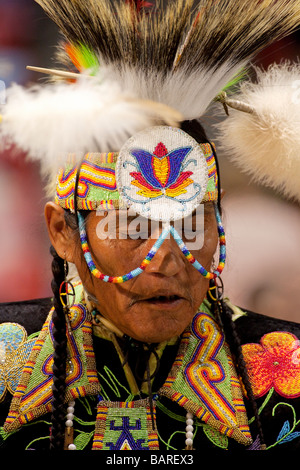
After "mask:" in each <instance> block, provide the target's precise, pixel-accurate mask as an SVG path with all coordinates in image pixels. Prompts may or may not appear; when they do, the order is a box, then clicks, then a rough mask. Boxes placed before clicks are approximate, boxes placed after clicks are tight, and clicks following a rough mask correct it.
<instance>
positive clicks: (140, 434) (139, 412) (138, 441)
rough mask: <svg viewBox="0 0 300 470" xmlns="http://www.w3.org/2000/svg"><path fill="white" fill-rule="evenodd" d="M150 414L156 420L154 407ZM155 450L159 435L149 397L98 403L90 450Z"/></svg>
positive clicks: (157, 446) (157, 445)
mask: <svg viewBox="0 0 300 470" xmlns="http://www.w3.org/2000/svg"><path fill="white" fill-rule="evenodd" d="M153 417H154V423H155V417H156V413H155V407H154V410H153ZM154 428H156V426H155V424H154ZM158 449H159V444H158V436H157V432H156V429H153V424H152V416H151V411H150V407H149V401H148V400H138V401H134V402H105V401H100V402H99V404H98V407H97V418H96V428H95V434H94V440H93V450H158Z"/></svg>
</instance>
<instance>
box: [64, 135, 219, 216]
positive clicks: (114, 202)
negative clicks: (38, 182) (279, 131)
mask: <svg viewBox="0 0 300 470" xmlns="http://www.w3.org/2000/svg"><path fill="white" fill-rule="evenodd" d="M199 147H200V149H201V152H202V153H203V155H204V157H205V160H206V166H207V172H208V179H207V187H206V192H205V195H204V197H203V199H202V201H201V202H202V203H204V202H209V201H217V199H218V175H217V168H216V161H215V157H214V153H213V150H212V147H211V145H210V144H208V143H205V144H199ZM118 156H119V153H112V152H110V153H106V154H104V153H88V154H87V155H86V156H85V158H84V160H83V162H82V165H81V167H80V177H79V183H78V191H77V201H76V202H77V207H78V209H79V210H97V209H103V210H112V209H122V208H126V207H127V204H126V203H125V202H124V201H123V200H122V199H121V198H120V193H119V191H118V188H117V186H116V174H115V173H116V163H117V160H118ZM76 175H77V167H76V166H74V165H73V164H72V162H71V161H70V162H69V163H68V164H67V165H66V167H65V168H64V169H61V170H60V171H59V173H58V175H57V181H56V195H55V202H56V204H58V205H59V206H61V207H63V208H64V209H69V210H71V211H73V210H74V190H75V182H76ZM187 180H188V178H187V179H186V181H187Z"/></svg>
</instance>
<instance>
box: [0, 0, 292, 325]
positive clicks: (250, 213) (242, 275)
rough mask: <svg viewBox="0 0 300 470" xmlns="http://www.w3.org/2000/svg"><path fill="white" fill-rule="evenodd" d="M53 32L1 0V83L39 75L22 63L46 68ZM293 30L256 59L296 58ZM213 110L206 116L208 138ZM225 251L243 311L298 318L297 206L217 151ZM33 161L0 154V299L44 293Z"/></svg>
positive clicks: (40, 196)
mask: <svg viewBox="0 0 300 470" xmlns="http://www.w3.org/2000/svg"><path fill="white" fill-rule="evenodd" d="M58 40H59V33H58V30H57V28H56V26H55V25H54V24H53V23H52V22H51V21H50V20H49V19H48V18H47V17H46V15H45V14H44V13H43V11H42V9H41V8H40V7H39V6H38V5H37V4H35V2H34V1H33V0H0V80H2V81H3V82H4V83H5V85H6V87H8V86H9V85H10V84H11V83H12V82H16V83H18V84H22V85H29V84H32V83H36V82H38V81H39V82H40V81H41V80H44V79H45V78H44V76H40V75H38V74H35V73H32V72H29V71H27V70H26V65H36V66H40V67H53V59H52V58H53V55H54V52H55V47H56V44H57V42H58ZM299 52H300V33H299V32H298V33H296V34H293V35H291V36H289V37H288V38H286V39H285V40H283V41H280V42H277V43H276V44H274V45H272V47H269V48H268V49H267V50H265V51H264V52H263V53H261V54H260V55H259V56H258V57H257V58H256V61H255V64H256V65H261V66H263V67H267V66H268V65H269V64H271V63H272V62H275V61H276V62H280V61H281V60H282V59H290V60H296V59H297V57H298V56H299ZM213 119H214V118H213V117H211V118H209V117H206V118H205V123H204V124H205V127H206V128H207V129H208V132H209V137H210V138H211V139H212V140H214V139H215V136H214V135H213V133H211V132H210V129H211V126H212V124H214V121H213ZM219 158H220V168H221V181H222V187H223V190H224V193H225V196H224V198H223V210H224V225H225V228H226V234H227V247H228V258H227V265H226V268H225V271H224V274H223V276H222V277H223V281H224V285H225V294H226V295H227V296H228V297H229V298H230V300H231V301H232V302H233V303H235V304H237V305H239V306H241V307H243V308H245V309H249V310H253V311H256V312H258V313H264V314H266V315H270V316H273V317H280V318H284V319H289V320H292V321H298V322H300V297H299V295H298V294H299V290H300V289H299V287H300V263H299V260H300V247H299V233H300V207H299V205H297V204H294V203H291V202H290V201H287V200H284V199H282V198H281V197H280V196H279V195H278V194H276V193H274V192H273V191H270V190H267V189H265V188H262V187H260V186H257V185H255V184H253V183H251V182H250V181H249V178H248V177H246V176H245V175H243V174H241V173H240V172H239V171H238V170H237V169H236V168H235V167H234V166H233V165H232V164H231V163H230V162H229V160H228V159H227V157H226V155H219ZM45 202H46V201H45V198H44V193H43V182H42V181H41V179H40V176H39V168H38V165H36V164H32V163H28V162H27V161H26V156H25V155H23V154H22V153H20V152H19V151H18V150H17V149H12V151H10V152H5V153H0V221H1V222H0V302H11V301H18V300H28V299H33V298H41V297H47V296H50V295H51V287H50V283H51V278H52V275H51V256H50V254H49V247H50V243H49V240H48V235H47V233H46V229H45V224H44V215H43V210H44V209H43V208H44V204H45Z"/></svg>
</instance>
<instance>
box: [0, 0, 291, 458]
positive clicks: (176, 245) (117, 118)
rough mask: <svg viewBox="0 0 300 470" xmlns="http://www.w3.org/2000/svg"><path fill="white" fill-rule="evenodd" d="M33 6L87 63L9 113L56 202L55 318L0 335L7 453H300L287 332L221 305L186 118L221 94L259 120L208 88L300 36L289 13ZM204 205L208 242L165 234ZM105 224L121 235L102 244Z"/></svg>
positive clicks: (50, 212) (202, 149) (215, 248)
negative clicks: (271, 46) (134, 229)
mask: <svg viewBox="0 0 300 470" xmlns="http://www.w3.org/2000/svg"><path fill="white" fill-rule="evenodd" d="M39 3H41V4H42V6H43V7H44V8H45V10H46V11H47V12H48V13H49V14H50V16H52V17H53V18H54V19H55V21H56V22H57V24H58V25H59V26H60V28H61V29H62V30H63V32H64V34H65V36H66V38H67V39H68V41H69V43H68V44H67V45H65V50H66V51H67V53H68V56H69V57H70V58H71V59H72V61H73V63H76V65H77V66H78V67H79V68H80V69H81V70H82V69H84V65H83V64H84V63H85V64H86V63H87V64H88V65H87V66H86V70H85V72H83V74H82V76H81V77H79V76H78V75H76V74H74V73H69V72H62V71H50V73H51V74H52V73H53V74H54V75H63V77H64V78H66V79H67V82H66V83H60V82H58V83H55V84H52V85H47V86H46V87H45V88H43V89H39V91H38V93H37V94H33V93H32V92H31V91H29V92H27V91H23V90H22V91H20V90H19V89H18V88H16V89H12V90H11V93H10V94H9V95H8V106H7V108H6V110H5V112H4V114H3V127H2V128H3V133H4V134H7V135H10V136H13V138H14V139H15V140H16V141H17V142H18V143H19V145H22V146H23V147H24V148H26V149H27V150H28V151H29V153H30V155H31V157H32V158H40V157H41V155H40V152H41V154H42V167H44V170H45V171H46V172H47V174H48V176H49V175H50V176H49V182H50V183H52V186H51V187H50V190H51V191H50V193H49V194H51V195H52V197H53V182H54V181H55V184H54V185H55V195H54V202H49V203H48V204H47V205H46V209H45V215H46V222H47V226H48V231H49V236H50V240H51V243H52V249H51V252H52V255H53V265H52V270H53V283H52V288H53V294H54V298H53V309H52V310H51V312H50V314H49V316H48V317H47V320H46V322H45V324H44V326H43V327H42V329H41V332H40V334H39V336H38V338H37V339H36V340H33V339H32V338H30V337H29V338H27V336H26V332H25V333H24V331H23V330H22V328H21V327H20V325H18V324H17V325H15V324H12V323H8V324H7V323H4V324H3V325H4V326H3V338H4V339H3V341H4V344H5V347H7V346H6V345H7V338H8V335H11V337H13V338H14V343H13V344H14V351H11V349H12V348H11V349H10V350H9V354H10V355H11V356H9V357H12V360H13V361H15V363H17V364H18V368H17V371H16V370H15V369H14V368H13V367H11V365H10V362H8V361H6V366H5V367H6V368H5V369H4V374H5V388H7V389H8V390H9V391H10V392H13V393H14V397H13V399H12V402H11V405H10V408H9V411H8V414H7V417H6V421H5V424H4V427H3V432H2V438H3V446H4V448H6V449H10V448H11V447H12V446H14V447H15V446H20V447H22V448H26V449H46V448H48V447H49V444H50V448H51V449H53V450H54V449H62V448H65V449H69V450H75V449H78V450H81V449H82V450H83V449H85V450H86V449H94V450H124V449H131V450H143V449H149V450H158V449H160V450H161V449H168V450H169V449H171V450H181V449H184V448H185V449H188V450H191V449H199V450H200V449H205V450H207V449H209V448H213V447H215V446H217V447H218V448H222V449H233V450H235V449H241V448H242V449H249V448H250V449H266V448H269V449H271V448H272V449H273V448H274V449H279V450H280V449H281V448H282V447H285V449H290V448H293V449H295V448H297V447H299V444H300V441H299V434H298V421H297V418H295V419H294V420H293V421H292V420H291V421H289V420H288V412H290V410H291V409H292V410H293V413H294V416H297V414H299V411H298V408H299V400H298V397H299V395H300V375H299V374H300V368H299V365H298V359H297V358H298V353H299V351H298V349H299V348H298V340H297V335H298V336H299V326H298V325H296V324H291V323H286V322H281V321H279V320H278V321H276V322H275V321H274V320H273V319H267V318H265V317H263V316H261V317H259V316H257V315H255V314H251V313H249V312H248V313H245V312H242V311H241V310H240V309H237V308H236V307H234V306H231V305H230V304H229V303H228V302H226V301H224V299H223V298H222V288H221V285H222V284H221V283H220V281H219V280H218V279H220V276H221V273H222V270H223V268H224V263H225V257H226V249H225V234H224V229H223V225H222V220H221V203H220V195H221V192H220V180H219V175H218V168H217V166H218V165H217V160H216V152H215V149H214V146H213V145H212V144H211V143H210V142H209V141H208V139H207V137H206V135H205V133H204V131H203V128H202V126H201V125H200V124H199V122H197V121H196V122H195V119H196V118H199V117H200V116H201V115H202V114H203V112H204V111H205V110H206V108H207V106H208V105H209V103H210V102H211V100H212V99H214V98H216V97H217V99H218V100H220V101H222V102H223V104H224V106H225V107H227V106H232V107H235V108H236V109H239V110H240V111H243V112H246V113H247V115H249V116H250V118H249V119H252V120H254V121H255V122H257V121H258V120H259V117H258V116H257V115H256V112H255V111H256V110H255V109H254V108H253V107H251V104H245V103H240V102H236V101H233V100H229V99H227V97H226V94H224V92H223V93H221V94H220V91H221V90H222V89H223V90H226V89H227V85H228V81H229V79H231V78H232V77H233V76H236V73H237V71H238V70H240V68H241V66H244V65H245V63H246V62H247V61H248V60H249V59H250V58H251V57H253V55H254V54H255V53H256V52H257V51H258V50H259V49H260V48H261V46H262V43H263V44H264V45H265V42H264V40H263V38H265V37H268V38H269V37H270V38H273V39H275V38H278V37H281V36H282V35H284V34H287V32H289V31H290V30H291V29H293V28H294V27H295V26H297V24H299V21H300V10H299V5H297V2H286V1H281V2H278V1H277V2H270V3H269V4H268V5H267V4H262V3H261V2H255V4H251V5H249V4H248V3H247V2H246V1H243V2H239V4H238V5H237V3H236V2H225V1H224V2H223V1H220V2H213V4H211V2H207V4H205V5H203V4H202V3H201V5H200V7H199V10H198V11H197V14H196V15H194V14H193V13H192V12H193V9H192V2H177V4H176V8H175V9H174V5H171V4H170V5H168V6H167V8H166V11H159V12H158V13H157V12H156V13H155V14H152V15H145V14H140V13H141V12H140V7H141V4H140V2H138V3H137V4H136V3H135V2H127V3H126V4H121V5H120V7H116V10H114V9H112V7H111V6H109V3H108V2H101V8H100V6H99V5H100V4H98V3H96V2H85V3H82V4H81V3H80V2H78V3H76V5H74V4H73V3H72V2H70V1H67V0H65V1H63V2H59V3H58V2H55V1H50V0H49V1H48V0H47V1H46V0H45V1H40V2H39ZM133 3H134V4H133ZM66 12H67V15H66ZM224 12H226V13H227V15H225V14H224ZM274 18H276V21H275V20H274ZM87 19H88V20H87ZM217 20H218V21H217ZM86 24H88V25H89V27H88V28H86V27H85V26H86ZM250 26H251V28H253V29H251V28H250ZM149 31H150V32H151V34H150V35H149ZM162 31H164V33H163V34H162ZM245 31H254V33H253V34H252V33H251V34H250V35H247V33H245ZM266 31H267V34H266ZM212 33H214V37H212ZM224 38H226V39H224ZM149 41H150V42H149ZM211 41H213V43H214V44H212V42H211ZM199 50H200V51H201V54H199ZM209 51H210V52H209ZM213 52H214V53H213ZM99 57H100V63H101V67H102V69H100V72H99V70H96V72H95V69H94V67H95V66H96V68H97V67H99V63H98V61H99ZM92 69H93V70H92ZM87 70H88V71H87ZM90 72H92V74H93V75H96V78H91V77H90V75H89V73H90ZM85 75H86V76H85ZM102 76H104V80H103V81H101V80H99V77H102ZM70 79H72V80H74V79H75V80H76V83H75V84H70V83H69V81H68V80H70ZM120 85H122V86H120ZM198 95H199V96H198ZM149 99H151V100H152V101H151V102H149ZM21 102H22V113H20V112H19V111H18V112H16V108H18V110H19V108H20V103H21ZM45 109H46V110H47V112H46V113H45ZM226 109H227V108H226ZM23 110H24V111H23ZM27 113H29V114H27ZM26 116H27V117H29V122H28V124H27V127H26V131H25V132H20V131H19V130H20V126H19V124H20V123H24V120H25V119H26ZM41 116H42V117H43V119H42V120H41ZM32 124H33V126H32ZM38 124H40V125H41V126H40V131H38V130H37V128H36V126H37V125H38ZM22 129H24V127H22ZM45 130H46V135H45V134H43V132H45ZM45 138H46V140H45ZM57 149H59V150H60V151H59V152H58V151H57ZM54 151H55V155H57V157H56V156H54ZM86 151H87V152H89V153H87V154H86V155H85V157H83V155H84V152H86ZM66 153H67V154H68V156H67V157H66V156H65V154H66ZM199 207H200V208H202V209H203V210H202V211H200V213H201V214H202V216H203V217H200V220H201V222H202V224H200V226H201V228H200V231H202V236H203V239H202V243H200V244H198V245H197V246H196V247H195V246H194V247H193V248H191V249H189V248H188V241H189V240H188V237H187V234H186V233H185V231H184V229H183V230H182V231H181V232H180V230H178V229H177V227H176V222H178V221H182V220H184V221H185V222H187V220H188V218H191V219H192V223H193V224H194V227H195V224H196V222H198V221H197V220H196V219H197V217H199V214H197V210H198V209H199ZM98 211H101V215H100V216H99V215H98ZM130 211H134V212H135V215H136V214H137V215H138V216H139V217H141V218H142V219H144V220H145V219H146V221H147V223H146V226H147V228H148V229H149V228H150V230H148V233H147V235H146V236H145V237H141V236H140V237H137V236H136V235H137V234H136V233H134V234H133V236H130V230H129V229H130V224H131V222H132V219H131V218H130V217H131V216H130ZM124 213H125V218H126V222H125V236H123V235H124V227H123V226H122V222H120V220H122V217H123V216H122V214H124ZM112 214H113V216H114V217H115V215H117V217H116V220H117V222H116V227H115V231H114V233H113V235H112V234H111V233H110V231H109V229H108V230H107V231H106V237H102V236H101V235H103V231H102V232H101V230H99V226H100V225H101V224H103V222H104V221H105V220H107V221H108V222H109V218H110V217H112ZM128 217H129V218H128ZM153 221H156V222H157V225H156V228H155V230H152V222H153ZM99 224H100V225H99ZM194 236H195V237H196V238H197V229H196V230H194ZM216 252H217V253H216ZM214 255H216V257H218V258H219V261H218V263H216V259H215V260H213V257H214ZM68 263H70V264H71V263H72V264H73V265H75V268H76V272H75V275H76V276H77V275H78V278H77V280H76V279H75V278H74V275H72V274H71V270H70V272H69V266H68ZM68 275H69V276H68ZM37 308H39V306H37ZM233 314H234V315H233ZM38 328H39V327H37V328H36V329H35V330H34V331H37V329H38ZM21 332H22V334H21ZM5 351H8V350H5ZM4 359H7V357H6V358H4ZM3 398H4V399H5V390H4V391H3ZM6 399H7V402H9V401H10V400H9V397H8V394H7V395H6ZM7 405H8V403H6V407H7ZM4 406H5V402H4ZM5 411H6V410H5ZM50 413H51V414H50ZM287 422H288V423H289V424H288V425H287ZM50 426H51V432H50V433H49V427H50ZM283 444H284V446H283ZM281 446H282V447H281Z"/></svg>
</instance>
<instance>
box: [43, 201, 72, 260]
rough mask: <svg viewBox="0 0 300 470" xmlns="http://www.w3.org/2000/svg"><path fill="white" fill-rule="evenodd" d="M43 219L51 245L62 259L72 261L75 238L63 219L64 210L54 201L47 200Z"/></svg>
mask: <svg viewBox="0 0 300 470" xmlns="http://www.w3.org/2000/svg"><path fill="white" fill-rule="evenodd" d="M45 219H46V224H47V228H48V234H49V238H50V241H51V244H52V246H53V247H54V248H55V250H56V253H57V254H58V256H60V257H61V258H62V259H65V260H66V261H69V262H73V253H74V248H75V239H74V235H73V234H72V230H71V229H70V227H68V225H67V223H66V220H65V211H64V209H63V208H62V207H60V206H58V205H57V204H55V203H54V202H47V204H46V206H45Z"/></svg>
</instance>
